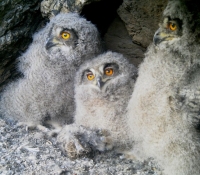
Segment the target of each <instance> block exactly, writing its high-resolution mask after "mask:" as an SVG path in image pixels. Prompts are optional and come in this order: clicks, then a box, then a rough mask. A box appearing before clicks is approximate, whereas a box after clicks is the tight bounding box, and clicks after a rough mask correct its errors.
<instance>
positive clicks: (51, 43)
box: [45, 37, 60, 50]
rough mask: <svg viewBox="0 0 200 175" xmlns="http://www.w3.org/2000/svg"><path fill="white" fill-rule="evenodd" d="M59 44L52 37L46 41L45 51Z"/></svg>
mask: <svg viewBox="0 0 200 175" xmlns="http://www.w3.org/2000/svg"><path fill="white" fill-rule="evenodd" d="M59 44H60V43H59V41H58V40H56V39H55V38H54V37H51V38H49V39H48V40H47V43H46V46H45V47H46V49H47V50H48V49H50V48H51V47H54V46H56V45H59Z"/></svg>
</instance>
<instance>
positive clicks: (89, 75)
mask: <svg viewBox="0 0 200 175" xmlns="http://www.w3.org/2000/svg"><path fill="white" fill-rule="evenodd" d="M94 77H95V76H94V74H93V73H92V72H88V73H87V79H88V80H90V81H91V80H93V79H94Z"/></svg>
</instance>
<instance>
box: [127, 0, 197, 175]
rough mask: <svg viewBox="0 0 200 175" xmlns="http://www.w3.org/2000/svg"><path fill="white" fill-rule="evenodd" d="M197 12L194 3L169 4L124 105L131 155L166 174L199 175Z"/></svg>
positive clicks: (195, 3) (176, 0)
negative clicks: (157, 165)
mask: <svg viewBox="0 0 200 175" xmlns="http://www.w3.org/2000/svg"><path fill="white" fill-rule="evenodd" d="M199 12H200V4H199V2H198V1H181V0H180V1H179V0H174V1H169V2H168V5H167V7H166V9H165V10H164V13H163V20H162V22H161V23H160V28H159V29H158V30H157V32H156V33H155V35H154V44H155V45H151V46H150V47H149V49H148V52H147V53H146V57H145V59H144V62H143V63H142V64H141V66H140V68H139V73H138V74H139V75H138V79H137V81H136V84H135V88H134V91H133V94H132V97H131V100H130V103H129V105H128V124H129V126H130V128H131V130H132V132H131V134H132V137H133V139H134V141H135V143H134V147H133V151H132V154H133V155H134V156H135V157H137V158H140V159H145V158H147V157H154V158H155V159H156V160H157V161H158V162H159V163H160V165H161V166H162V167H163V169H164V173H165V174H167V175H199V174H200V166H199V165H200V133H199V132H200V130H199V128H200V127H199V126H200V125H199V124H200V96H199V94H200V69H199V68H200V49H199V48H200V13H199ZM196 94H198V95H196Z"/></svg>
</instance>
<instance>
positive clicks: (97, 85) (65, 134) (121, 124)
mask: <svg viewBox="0 0 200 175" xmlns="http://www.w3.org/2000/svg"><path fill="white" fill-rule="evenodd" d="M136 72H137V70H136V68H135V67H134V66H133V65H131V64H130V63H129V62H128V61H127V60H126V59H125V58H124V57H123V56H122V55H121V54H118V53H114V52H107V53H104V54H102V55H99V56H98V57H96V58H95V59H94V60H89V61H87V62H86V63H85V64H84V65H82V66H81V67H80V69H79V71H78V73H77V76H76V83H75V102H76V113H75V117H74V120H75V123H74V124H73V127H71V126H70V125H68V126H65V128H64V129H63V130H62V131H61V133H60V134H59V135H58V140H59V142H60V143H62V145H63V148H64V149H65V151H66V152H67V153H68V155H69V156H71V157H74V156H77V155H80V154H81V153H82V152H84V151H83V150H84V149H85V150H88V148H87V145H85V146H83V144H82V143H83V142H84V143H87V142H88V143H89V144H92V145H93V146H94V147H95V148H96V149H98V150H101V151H103V150H106V149H110V148H112V147H115V148H117V149H123V148H124V147H125V146H128V143H129V138H128V130H127V125H126V118H125V113H126V107H127V104H128V101H129V99H130V96H131V93H132V89H133V86H134V82H135V78H136V75H137V73H136ZM75 125H76V126H75ZM80 126H81V129H78V128H80ZM76 127H77V129H74V128H76ZM83 127H84V129H83ZM92 131H93V132H92ZM80 135H82V136H81V137H82V139H80V140H81V142H82V143H81V142H80V140H79V141H78V139H79V138H78V137H79V136H80ZM75 136H76V137H75ZM72 137H73V139H72ZM98 137H99V139H98ZM77 143H79V144H77ZM80 147H81V151H80ZM71 150H73V151H71Z"/></svg>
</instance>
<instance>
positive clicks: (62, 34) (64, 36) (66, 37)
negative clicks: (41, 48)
mask: <svg viewBox="0 0 200 175" xmlns="http://www.w3.org/2000/svg"><path fill="white" fill-rule="evenodd" d="M61 37H62V38H63V39H65V40H67V39H69V37H70V34H69V33H68V32H62V33H61Z"/></svg>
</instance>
